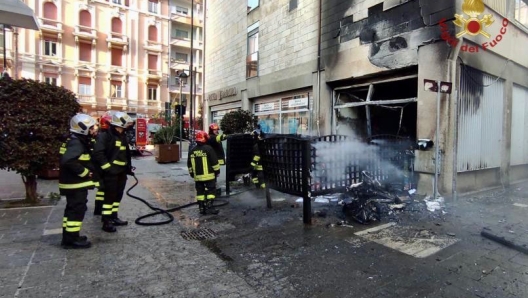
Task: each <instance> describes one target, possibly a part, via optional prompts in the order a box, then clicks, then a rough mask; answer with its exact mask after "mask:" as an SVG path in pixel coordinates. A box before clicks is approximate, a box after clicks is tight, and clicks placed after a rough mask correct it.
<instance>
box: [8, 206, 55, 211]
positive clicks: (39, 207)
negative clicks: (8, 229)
mask: <svg viewBox="0 0 528 298" xmlns="http://www.w3.org/2000/svg"><path fill="white" fill-rule="evenodd" d="M41 208H53V206H34V207H17V208H4V209H2V211H11V210H20V209H41Z"/></svg>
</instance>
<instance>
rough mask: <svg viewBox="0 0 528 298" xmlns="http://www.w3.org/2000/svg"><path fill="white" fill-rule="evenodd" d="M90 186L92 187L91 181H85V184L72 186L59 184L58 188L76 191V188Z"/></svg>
mask: <svg viewBox="0 0 528 298" xmlns="http://www.w3.org/2000/svg"><path fill="white" fill-rule="evenodd" d="M90 186H94V182H93V181H86V182H81V183H72V184H64V183H59V188H62V189H77V188H83V187H90Z"/></svg>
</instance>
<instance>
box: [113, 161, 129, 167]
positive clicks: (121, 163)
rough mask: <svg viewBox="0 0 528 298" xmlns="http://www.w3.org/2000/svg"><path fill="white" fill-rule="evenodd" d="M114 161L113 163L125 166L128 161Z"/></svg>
mask: <svg viewBox="0 0 528 298" xmlns="http://www.w3.org/2000/svg"><path fill="white" fill-rule="evenodd" d="M112 163H113V164H116V165H118V166H125V165H126V162H124V161H119V160H114V161H113V162H112Z"/></svg>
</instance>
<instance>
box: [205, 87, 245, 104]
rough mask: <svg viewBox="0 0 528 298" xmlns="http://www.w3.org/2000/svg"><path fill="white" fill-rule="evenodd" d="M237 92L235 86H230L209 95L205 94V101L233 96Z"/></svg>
mask: <svg viewBox="0 0 528 298" xmlns="http://www.w3.org/2000/svg"><path fill="white" fill-rule="evenodd" d="M237 94H238V92H237V88H236V87H231V88H227V89H225V90H221V91H218V92H213V93H210V94H209V95H207V101H213V100H221V99H222V98H224V97H229V96H235V95H237Z"/></svg>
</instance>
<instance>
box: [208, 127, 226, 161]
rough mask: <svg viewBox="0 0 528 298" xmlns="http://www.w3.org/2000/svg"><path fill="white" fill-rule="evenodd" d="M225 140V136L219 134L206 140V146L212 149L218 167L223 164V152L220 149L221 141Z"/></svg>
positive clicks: (221, 148) (222, 149) (222, 148)
mask: <svg viewBox="0 0 528 298" xmlns="http://www.w3.org/2000/svg"><path fill="white" fill-rule="evenodd" d="M226 139H227V136H226V135H225V134H219V135H217V136H214V135H211V136H210V137H209V139H208V140H207V144H208V145H209V146H211V147H212V148H213V150H214V152H215V154H216V158H218V163H219V164H220V165H224V164H225V152H224V147H222V141H224V140H226Z"/></svg>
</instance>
